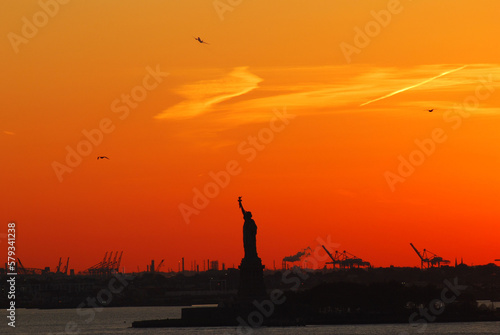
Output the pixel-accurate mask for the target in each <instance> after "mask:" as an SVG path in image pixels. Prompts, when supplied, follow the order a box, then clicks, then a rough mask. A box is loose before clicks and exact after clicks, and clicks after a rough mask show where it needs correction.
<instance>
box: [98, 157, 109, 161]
mask: <svg viewBox="0 0 500 335" xmlns="http://www.w3.org/2000/svg"><path fill="white" fill-rule="evenodd" d="M105 158H106V159H109V158H108V157H107V156H97V160H99V159H105Z"/></svg>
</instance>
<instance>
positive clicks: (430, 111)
mask: <svg viewBox="0 0 500 335" xmlns="http://www.w3.org/2000/svg"><path fill="white" fill-rule="evenodd" d="M433 110H434V108H433V109H426V111H428V112H429V113H432V111H433Z"/></svg>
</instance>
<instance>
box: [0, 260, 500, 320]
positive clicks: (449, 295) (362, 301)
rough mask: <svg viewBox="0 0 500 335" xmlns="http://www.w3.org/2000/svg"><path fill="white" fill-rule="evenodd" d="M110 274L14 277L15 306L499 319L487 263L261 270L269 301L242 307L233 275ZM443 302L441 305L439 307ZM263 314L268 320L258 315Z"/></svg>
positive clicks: (279, 316) (499, 271) (1, 302)
mask: <svg viewBox="0 0 500 335" xmlns="http://www.w3.org/2000/svg"><path fill="white" fill-rule="evenodd" d="M118 276H120V278H121V281H122V283H126V285H121V284H119V282H120V281H119V280H118V279H117V275H116V274H115V275H114V276H113V275H111V274H110V275H109V276H101V277H96V276H79V275H76V276H67V275H61V274H51V273H47V274H44V275H18V276H17V278H16V300H15V301H16V308H82V307H89V306H87V303H86V302H87V301H88V299H89V298H90V299H95V301H96V304H97V306H99V307H100V306H104V307H109V306H111V307H118V306H186V305H199V304H218V305H219V306H220V307H219V308H208V309H207V308H202V309H200V308H192V309H190V310H184V311H183V319H181V320H155V321H147V322H146V321H144V322H146V323H144V322H142V323H141V322H136V323H135V324H134V326H135V327H145V326H148V327H151V326H176V327H181V326H196V325H200V326H207V325H219V326H220V325H238V323H239V321H237V318H238V316H239V317H240V318H241V319H242V320H244V321H246V322H249V320H248V316H249V315H250V314H251V313H252V312H253V311H257V312H260V314H262V316H263V317H262V322H261V324H260V325H301V324H340V323H398V322H404V323H408V322H409V318H410V317H411V316H412V315H413V314H414V313H417V316H416V317H415V316H414V318H413V319H415V320H418V319H419V318H422V316H421V314H422V313H421V311H422V310H430V311H434V314H433V313H430V318H433V319H432V320H429V321H431V322H449V321H490V320H491V321H494V320H496V321H498V320H500V310H499V309H498V308H494V307H493V308H491V307H490V305H488V304H486V305H483V306H479V305H478V301H480V300H489V301H500V267H498V266H496V265H494V264H488V265H483V266H474V267H469V266H466V265H459V266H457V267H440V268H430V269H425V270H421V269H419V268H397V267H390V268H366V269H342V270H338V269H337V270H332V269H328V270H326V269H323V270H315V271H304V270H300V269H293V270H285V271H265V272H264V281H265V285H266V287H267V293H268V295H269V294H271V295H272V294H275V299H274V300H272V299H271V298H269V300H267V302H265V301H264V300H265V299H264V300H262V301H255V302H250V301H249V302H248V303H247V304H241V303H240V302H239V301H238V300H237V299H235V296H236V293H237V289H238V284H239V283H238V281H239V270H237V269H227V270H223V271H215V270H211V271H205V272H185V273H168V274H167V273H139V274H127V275H124V274H118ZM6 279H7V276H5V275H1V279H0V282H1V284H0V285H1V286H0V290H1V295H0V306H1V308H7V307H8V302H9V300H7V293H8V289H9V287H8V286H7V280H6ZM110 283H111V284H110ZM110 285H111V286H110ZM450 285H451V286H450ZM450 287H451V289H450ZM453 287H455V290H453ZM457 287H458V288H457ZM112 288H114V290H113V293H112V294H111V295H108V294H103V292H105V291H103V290H108V292H109V291H110V290H112ZM120 288H121V289H120ZM443 292H444V293H443ZM278 293H279V295H277V294H278ZM443 294H444V295H443ZM103 297H106V298H105V299H104V298H103ZM276 297H278V298H276ZM443 298H444V300H446V301H445V302H446V303H445V304H441V305H439V301H442V300H443ZM270 303H271V304H270ZM266 304H267V305H266ZM257 305H258V306H260V307H261V308H259V307H257ZM262 306H264V307H262ZM262 308H263V309H262ZM266 308H267V309H266ZM203 309H204V311H202V310H203ZM271 309H272V313H270V314H271V316H269V317H268V316H266V315H265V314H266V313H267V312H266V311H270V310H271ZM254 315H256V314H255V313H254ZM250 321H251V320H250ZM259 322H260V321H259Z"/></svg>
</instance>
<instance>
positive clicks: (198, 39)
mask: <svg viewBox="0 0 500 335" xmlns="http://www.w3.org/2000/svg"><path fill="white" fill-rule="evenodd" d="M194 39H195V40H197V41H198V42H200V43H202V44H203V43H205V44H208V43H207V42H205V41H204V40H202V39H201V38H200V37H199V36H198V37H195V38H194Z"/></svg>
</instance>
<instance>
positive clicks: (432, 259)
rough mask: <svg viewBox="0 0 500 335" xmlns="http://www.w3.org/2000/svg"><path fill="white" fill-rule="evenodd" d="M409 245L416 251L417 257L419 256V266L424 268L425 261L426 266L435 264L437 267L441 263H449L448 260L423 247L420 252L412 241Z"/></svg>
mask: <svg viewBox="0 0 500 335" xmlns="http://www.w3.org/2000/svg"><path fill="white" fill-rule="evenodd" d="M410 245H411V247H412V248H413V250H415V252H416V253H417V255H418V257H419V258H420V268H421V269H423V268H424V263H427V268H430V267H434V265H437V266H438V267H440V266H441V264H449V263H450V261H449V260H446V259H443V258H442V257H439V256H438V255H436V254H435V253H433V252H431V251H429V250H427V249H424V252H422V253H420V252H419V251H418V250H417V248H415V246H414V245H413V243H410Z"/></svg>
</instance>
